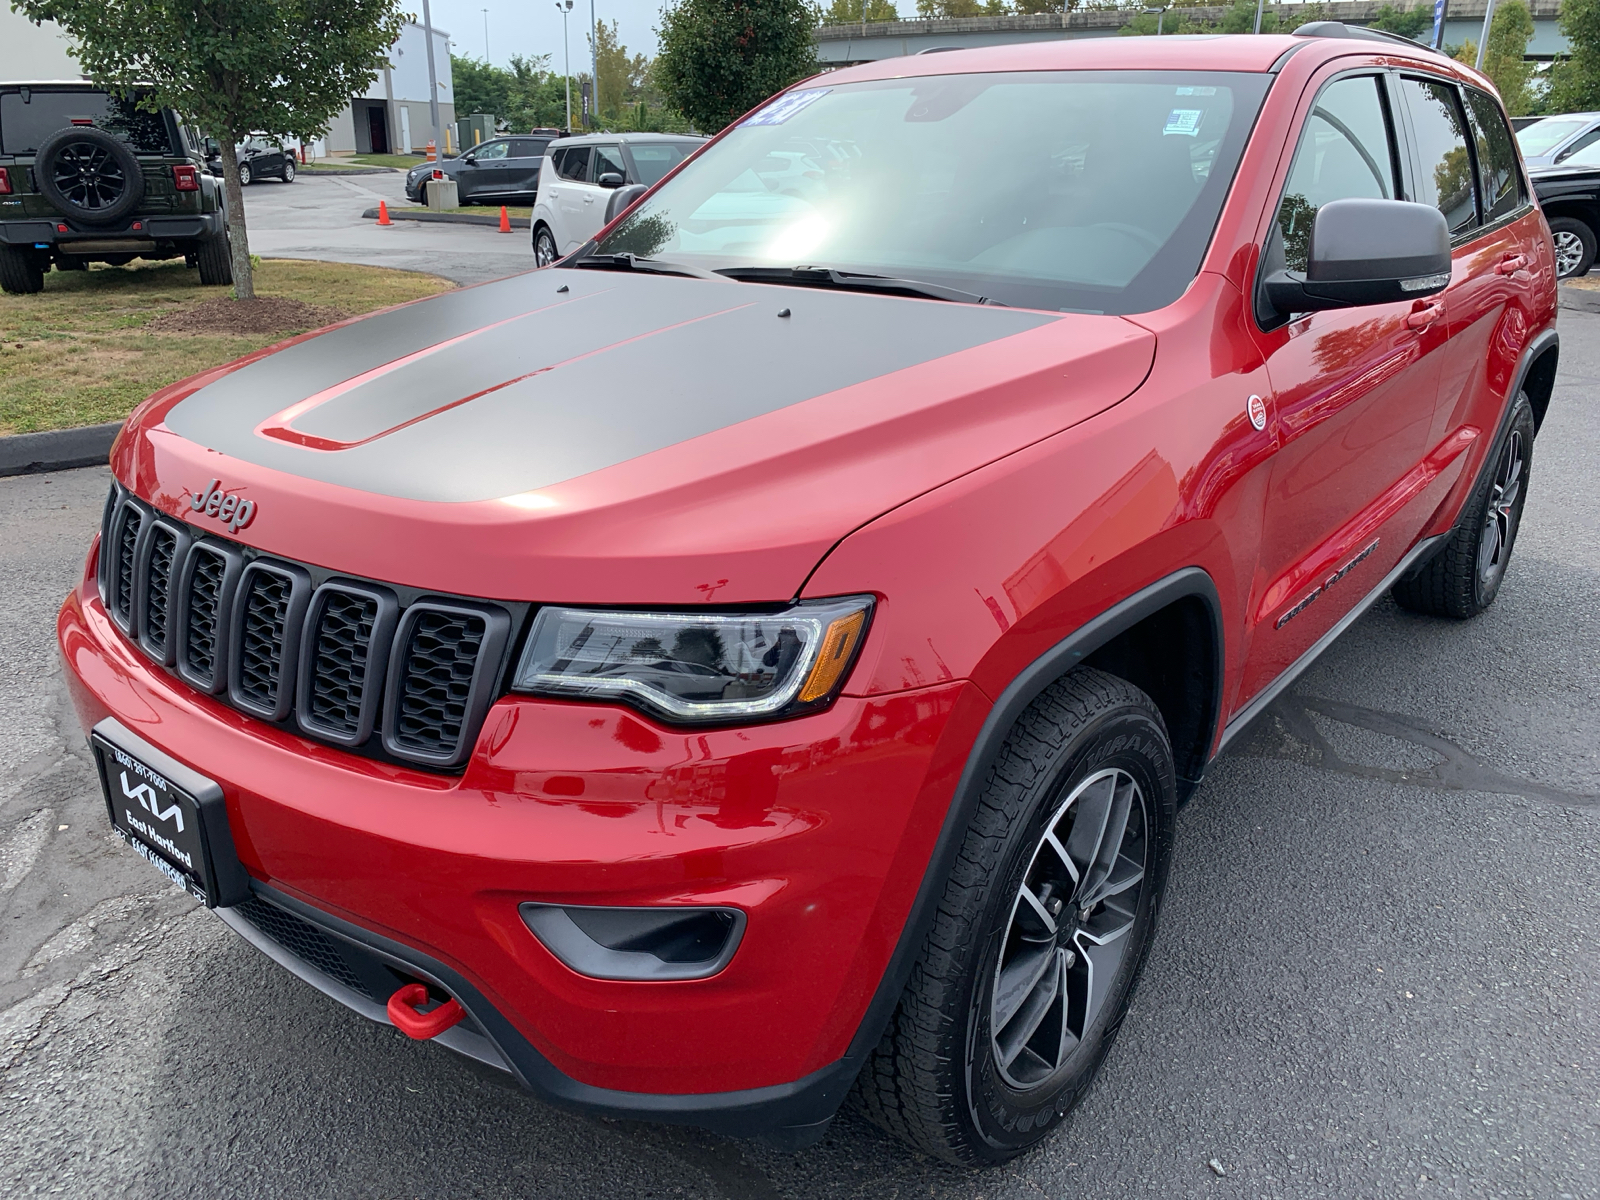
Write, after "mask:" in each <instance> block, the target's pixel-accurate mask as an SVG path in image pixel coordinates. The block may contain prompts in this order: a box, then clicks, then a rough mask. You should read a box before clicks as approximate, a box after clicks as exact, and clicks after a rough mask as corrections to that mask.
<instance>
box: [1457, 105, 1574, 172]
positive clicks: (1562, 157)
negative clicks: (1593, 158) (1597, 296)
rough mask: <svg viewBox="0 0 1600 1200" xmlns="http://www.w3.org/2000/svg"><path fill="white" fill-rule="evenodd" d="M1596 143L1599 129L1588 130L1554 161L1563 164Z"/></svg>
mask: <svg viewBox="0 0 1600 1200" xmlns="http://www.w3.org/2000/svg"><path fill="white" fill-rule="evenodd" d="M1468 94H1469V95H1472V96H1474V97H1476V93H1475V92H1469V93H1468ZM1474 107H1476V104H1474ZM1596 142H1600V129H1591V130H1589V132H1588V133H1586V134H1584V135H1583V136H1582V137H1580V138H1574V139H1573V141H1572V144H1571V145H1569V146H1567V147H1566V148H1565V149H1563V150H1562V151H1561V153H1560V154H1558V155H1556V161H1557V162H1565V161H1566V160H1567V159H1569V158H1571V157H1572V156H1573V155H1574V154H1576V153H1577V152H1578V151H1579V150H1587V149H1588V148H1589V147H1590V146H1592V145H1594V144H1595V143H1596Z"/></svg>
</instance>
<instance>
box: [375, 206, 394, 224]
mask: <svg viewBox="0 0 1600 1200" xmlns="http://www.w3.org/2000/svg"><path fill="white" fill-rule="evenodd" d="M378 224H379V225H393V224H394V222H393V221H391V220H389V204H388V202H387V201H385V200H379V201H378Z"/></svg>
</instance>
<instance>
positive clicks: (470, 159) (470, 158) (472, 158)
mask: <svg viewBox="0 0 1600 1200" xmlns="http://www.w3.org/2000/svg"><path fill="white" fill-rule="evenodd" d="M461 161H462V162H464V163H466V164H467V166H469V167H470V166H472V165H473V164H474V163H475V162H477V161H478V156H477V155H476V154H463V155H462V156H461Z"/></svg>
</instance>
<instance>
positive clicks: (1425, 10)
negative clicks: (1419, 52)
mask: <svg viewBox="0 0 1600 1200" xmlns="http://www.w3.org/2000/svg"><path fill="white" fill-rule="evenodd" d="M1368 24H1369V26H1370V27H1371V28H1373V29H1382V30H1386V31H1387V32H1389V33H1398V34H1399V35H1400V36H1401V37H1408V38H1411V39H1413V40H1417V39H1420V38H1421V37H1422V35H1423V34H1425V33H1431V32H1432V30H1433V6H1432V5H1431V4H1417V5H1416V6H1414V7H1412V8H1396V7H1395V6H1394V5H1392V4H1385V5H1384V6H1383V7H1382V8H1380V9H1379V10H1378V15H1377V16H1376V17H1374V18H1373V19H1372V20H1371V21H1370V22H1368Z"/></svg>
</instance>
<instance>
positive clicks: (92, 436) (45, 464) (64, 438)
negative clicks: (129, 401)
mask: <svg viewBox="0 0 1600 1200" xmlns="http://www.w3.org/2000/svg"><path fill="white" fill-rule="evenodd" d="M121 432H122V422H121V421H113V422H112V423H111V424H109V425H86V426H83V427H82V428H79V429H47V430H45V431H44V432H43V433H18V434H14V435H12V436H11V437H0V476H5V475H37V474H39V473H40V472H42V471H65V470H68V469H69V468H71V467H103V466H105V465H106V459H107V458H109V457H110V455H111V443H112V442H114V441H115V440H116V437H117V434H119V433H121Z"/></svg>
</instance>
